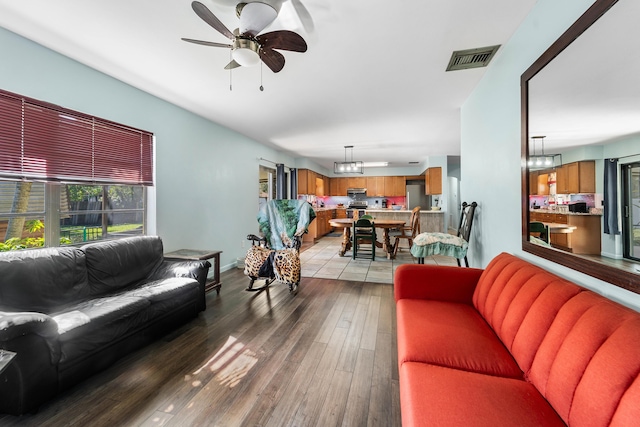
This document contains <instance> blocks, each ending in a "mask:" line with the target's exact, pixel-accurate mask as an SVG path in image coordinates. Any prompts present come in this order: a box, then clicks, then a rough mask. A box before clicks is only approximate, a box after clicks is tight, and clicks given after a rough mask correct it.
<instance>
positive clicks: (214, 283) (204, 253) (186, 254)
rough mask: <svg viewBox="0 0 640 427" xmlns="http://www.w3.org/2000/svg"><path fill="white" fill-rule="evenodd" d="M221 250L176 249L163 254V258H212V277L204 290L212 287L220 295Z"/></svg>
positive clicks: (207, 290) (206, 290)
mask: <svg viewBox="0 0 640 427" xmlns="http://www.w3.org/2000/svg"><path fill="white" fill-rule="evenodd" d="M221 253H222V251H210V250H198V249H178V250H177V251H173V252H169V253H166V254H164V257H165V258H170V259H190V260H196V261H197V260H205V259H211V258H213V278H212V279H209V278H208V277H207V281H206V283H205V286H204V290H205V292H209V291H210V290H212V289H215V290H216V293H217V294H218V295H220V288H221V287H222V283H220V254H221Z"/></svg>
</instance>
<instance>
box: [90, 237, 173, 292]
mask: <svg viewBox="0 0 640 427" xmlns="http://www.w3.org/2000/svg"><path fill="white" fill-rule="evenodd" d="M82 250H83V251H84V252H85V253H86V257H87V272H88V276H89V286H90V287H91V295H103V294H105V293H109V292H113V291H116V290H118V289H122V288H125V287H127V286H130V285H132V284H135V283H137V282H139V281H141V280H143V279H144V278H145V277H147V276H148V275H149V274H151V273H152V272H153V271H154V270H155V269H156V268H158V266H159V265H160V264H161V263H162V260H163V253H162V250H163V249H162V240H160V238H159V237H156V236H139V237H129V238H126V239H119V240H113V241H107V242H98V243H92V244H89V245H85V246H83V247H82Z"/></svg>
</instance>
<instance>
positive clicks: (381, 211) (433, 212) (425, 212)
mask: <svg viewBox="0 0 640 427" xmlns="http://www.w3.org/2000/svg"><path fill="white" fill-rule="evenodd" d="M365 212H371V213H384V212H400V213H411V212H412V211H411V210H410V209H398V210H396V209H390V208H387V209H365ZM420 213H421V214H441V213H444V211H443V210H439V211H432V210H426V209H425V210H421V211H420Z"/></svg>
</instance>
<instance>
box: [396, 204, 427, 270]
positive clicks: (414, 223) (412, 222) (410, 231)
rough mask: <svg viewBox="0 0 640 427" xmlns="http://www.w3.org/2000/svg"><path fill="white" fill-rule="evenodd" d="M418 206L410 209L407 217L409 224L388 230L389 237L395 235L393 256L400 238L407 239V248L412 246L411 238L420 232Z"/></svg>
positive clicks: (398, 245)
mask: <svg viewBox="0 0 640 427" xmlns="http://www.w3.org/2000/svg"><path fill="white" fill-rule="evenodd" d="M420 209H422V208H421V207H420V206H416V207H415V208H413V210H412V211H411V217H410V218H409V225H405V226H404V227H400V228H398V229H394V230H392V231H390V232H389V237H390V238H394V237H395V243H394V244H393V256H394V257H395V256H396V254H397V253H398V248H399V247H400V239H407V241H408V243H409V250H411V246H413V239H415V237H416V236H417V235H418V234H420Z"/></svg>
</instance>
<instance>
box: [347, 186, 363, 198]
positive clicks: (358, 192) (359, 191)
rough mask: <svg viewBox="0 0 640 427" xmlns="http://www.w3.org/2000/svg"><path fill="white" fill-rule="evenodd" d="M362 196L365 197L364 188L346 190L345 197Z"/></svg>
mask: <svg viewBox="0 0 640 427" xmlns="http://www.w3.org/2000/svg"><path fill="white" fill-rule="evenodd" d="M356 195H359V196H362V195H365V196H366V195H367V189H366V188H347V196H356Z"/></svg>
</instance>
